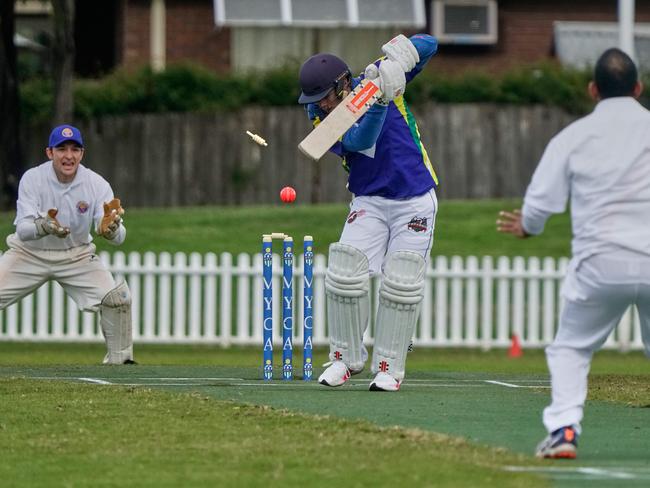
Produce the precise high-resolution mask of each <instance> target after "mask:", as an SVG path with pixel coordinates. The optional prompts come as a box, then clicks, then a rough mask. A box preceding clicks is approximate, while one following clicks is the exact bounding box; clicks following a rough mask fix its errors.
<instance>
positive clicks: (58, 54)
mask: <svg viewBox="0 0 650 488" xmlns="http://www.w3.org/2000/svg"><path fill="white" fill-rule="evenodd" d="M52 7H53V13H54V48H53V53H52V54H53V70H54V73H53V74H54V107H53V108H54V117H53V122H54V125H59V124H70V123H72V115H73V109H74V99H73V92H72V82H73V79H74V55H75V45H74V15H75V14H74V12H75V10H74V0H52Z"/></svg>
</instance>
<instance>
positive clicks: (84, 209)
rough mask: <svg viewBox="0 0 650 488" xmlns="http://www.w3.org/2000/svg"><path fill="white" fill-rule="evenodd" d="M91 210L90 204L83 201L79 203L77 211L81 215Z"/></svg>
mask: <svg viewBox="0 0 650 488" xmlns="http://www.w3.org/2000/svg"><path fill="white" fill-rule="evenodd" d="M89 208H90V205H88V202H84V201H83V200H81V201H78V202H77V211H78V212H79V213H80V214H85V213H86V212H87V211H88V209H89Z"/></svg>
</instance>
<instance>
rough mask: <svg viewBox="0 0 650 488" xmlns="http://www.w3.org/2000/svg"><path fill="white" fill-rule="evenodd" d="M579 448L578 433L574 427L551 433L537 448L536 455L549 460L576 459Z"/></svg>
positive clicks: (562, 428)
mask: <svg viewBox="0 0 650 488" xmlns="http://www.w3.org/2000/svg"><path fill="white" fill-rule="evenodd" d="M577 448H578V432H576V429H575V428H574V427H572V426H566V427H561V428H559V429H557V430H554V431H553V432H551V433H550V434H549V435H548V436H547V437H546V439H544V440H543V441H542V442H540V444H539V445H538V446H537V452H536V453H535V455H536V456H537V457H539V458H547V459H575V457H576V453H577Z"/></svg>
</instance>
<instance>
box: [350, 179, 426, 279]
mask: <svg viewBox="0 0 650 488" xmlns="http://www.w3.org/2000/svg"><path fill="white" fill-rule="evenodd" d="M437 211H438V200H437V198H436V192H435V190H430V191H429V192H427V193H424V194H422V195H419V196H417V197H413V198H408V199H404V200H390V199H388V198H383V197H377V196H370V197H368V196H359V197H354V198H353V199H352V202H351V203H350V213H349V214H348V218H347V220H346V223H345V226H344V227H343V232H342V233H341V239H340V242H341V243H343V244H347V245H349V246H353V247H355V248H357V249H359V250H360V251H362V252H363V253H364V254H365V255H366V257H367V258H368V263H369V268H370V274H371V275H374V274H377V273H379V272H380V271H381V267H382V265H383V263H384V261H385V258H386V257H387V256H388V255H390V254H391V253H393V252H395V251H413V252H417V253H418V254H420V255H421V256H422V257H423V258H424V260H425V261H427V262H428V259H429V253H430V252H431V246H432V245H433V231H434V227H435V220H436V212H437Z"/></svg>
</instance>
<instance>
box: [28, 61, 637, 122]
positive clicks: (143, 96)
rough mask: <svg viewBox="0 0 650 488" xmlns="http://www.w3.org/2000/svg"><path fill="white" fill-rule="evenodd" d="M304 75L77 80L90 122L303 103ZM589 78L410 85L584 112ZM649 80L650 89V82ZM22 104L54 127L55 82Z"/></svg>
mask: <svg viewBox="0 0 650 488" xmlns="http://www.w3.org/2000/svg"><path fill="white" fill-rule="evenodd" d="M297 74H298V67H297V66H294V67H285V68H282V69H279V70H276V71H271V72H267V73H264V74H250V75H246V76H228V77H222V76H218V75H216V74H214V73H213V72H211V71H208V70H206V69H204V68H201V67H197V66H192V65H177V66H171V67H169V68H168V69H167V70H166V71H164V72H162V73H154V72H153V71H151V70H150V69H142V70H140V71H138V72H135V73H127V72H124V71H118V72H116V73H114V74H112V75H110V76H107V77H105V78H103V79H100V80H77V81H75V85H74V99H75V114H76V116H77V117H79V118H82V119H90V118H94V117H99V116H102V115H118V114H126V113H133V112H137V113H147V112H148V113H152V112H154V113H155V112H189V111H195V112H196V111H199V112H200V111H215V110H232V109H237V108H239V107H242V106H245V105H267V106H271V105H273V106H287V105H296V103H297V98H298V95H299V88H298V84H297V79H298V76H297ZM589 77H590V73H589V72H586V71H576V70H567V69H562V68H560V67H558V66H557V65H554V64H551V63H545V64H539V65H535V66H529V67H522V68H519V69H516V70H513V71H509V72H507V73H505V74H503V75H502V76H499V77H496V76H493V75H488V74H485V73H479V72H476V73H465V74H463V75H458V76H448V75H444V74H438V73H433V72H426V73H422V74H421V75H420V76H418V77H417V78H416V79H415V80H414V81H413V82H412V83H411V84H409V87H408V90H407V92H406V96H407V99H408V100H409V102H410V103H414V104H415V103H421V102H424V101H427V100H433V101H437V102H441V103H471V102H492V103H514V104H546V105H555V106H559V107H562V108H564V109H565V110H567V111H568V112H571V113H574V114H583V113H586V112H588V111H589V110H590V109H591V107H592V106H593V104H592V102H591V100H590V99H589V97H588V96H587V91H586V84H587V82H588V81H589ZM646 81H647V83H646V85H647V86H650V78H648V77H647V76H646ZM21 99H22V110H23V117H24V120H25V121H27V122H47V121H49V119H50V117H51V107H52V83H51V82H48V81H44V80H39V79H36V80H30V81H26V82H23V83H22V84H21ZM646 101H647V100H643V102H646Z"/></svg>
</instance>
